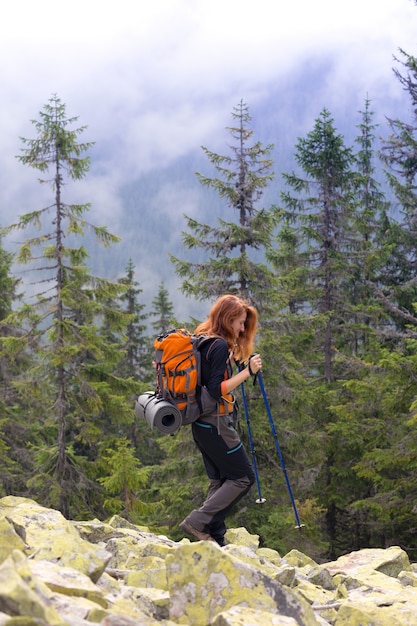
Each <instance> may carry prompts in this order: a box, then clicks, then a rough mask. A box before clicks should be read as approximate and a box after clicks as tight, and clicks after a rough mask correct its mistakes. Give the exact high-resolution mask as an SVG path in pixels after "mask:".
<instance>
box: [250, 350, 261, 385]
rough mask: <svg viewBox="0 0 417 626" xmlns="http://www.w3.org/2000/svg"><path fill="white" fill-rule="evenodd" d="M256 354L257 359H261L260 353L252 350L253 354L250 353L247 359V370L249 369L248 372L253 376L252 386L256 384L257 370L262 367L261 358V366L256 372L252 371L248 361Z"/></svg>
mask: <svg viewBox="0 0 417 626" xmlns="http://www.w3.org/2000/svg"><path fill="white" fill-rule="evenodd" d="M256 356H257V357H259V359H261V356H260V354H259V353H258V352H254V353H253V354H251V355H250V357H249V359H248V370H249V374H250V375H251V376H252V378H253V385H254V386H255V385H256V381H257V378H258V372H260V371H261V368H262V360H261V367H260V368H259V369H258V370H257V371H256V372H254V371H253V369H252V367H251V364H250V361H251V359H252V358H253V357H256Z"/></svg>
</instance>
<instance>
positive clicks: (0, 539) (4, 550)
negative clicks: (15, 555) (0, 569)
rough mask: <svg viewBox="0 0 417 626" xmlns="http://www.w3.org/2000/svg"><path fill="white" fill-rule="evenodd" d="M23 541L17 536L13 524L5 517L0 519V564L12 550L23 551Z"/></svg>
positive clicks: (24, 545)
mask: <svg viewBox="0 0 417 626" xmlns="http://www.w3.org/2000/svg"><path fill="white" fill-rule="evenodd" d="M25 547H26V544H25V541H24V540H23V539H22V537H21V536H20V535H18V534H17V532H16V530H15V527H14V526H13V523H12V522H11V521H9V520H8V519H7V518H6V517H0V563H3V561H5V560H6V559H7V557H8V556H10V554H11V553H12V552H13V550H21V551H23V550H24V549H25Z"/></svg>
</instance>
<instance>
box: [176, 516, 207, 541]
mask: <svg viewBox="0 0 417 626" xmlns="http://www.w3.org/2000/svg"><path fill="white" fill-rule="evenodd" d="M179 526H180V528H181V530H183V531H184V532H185V533H187V535H191V537H194V538H195V539H197V541H215V539H213V537H212V536H211V535H209V534H208V533H205V532H203V531H202V530H197V528H194V526H191V524H190V523H189V522H187V520H186V519H184V520H183V521H182V522H181V524H180V525H179Z"/></svg>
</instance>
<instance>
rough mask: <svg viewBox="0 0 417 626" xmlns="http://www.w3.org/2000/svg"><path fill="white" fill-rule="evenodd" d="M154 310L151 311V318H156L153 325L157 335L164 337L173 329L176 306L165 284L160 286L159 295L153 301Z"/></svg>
mask: <svg viewBox="0 0 417 626" xmlns="http://www.w3.org/2000/svg"><path fill="white" fill-rule="evenodd" d="M152 306H153V309H152V310H151V313H150V315H151V317H154V318H156V319H155V321H153V322H152V323H151V326H152V328H153V329H154V331H155V333H156V334H158V335H162V334H163V333H165V332H166V331H167V330H169V329H170V328H172V326H173V325H175V324H173V321H174V305H173V304H172V302H171V300H170V298H169V293H168V290H167V288H166V287H165V285H164V283H163V282H161V283H160V285H159V289H158V293H157V294H156V296H155V298H154V299H153V300H152Z"/></svg>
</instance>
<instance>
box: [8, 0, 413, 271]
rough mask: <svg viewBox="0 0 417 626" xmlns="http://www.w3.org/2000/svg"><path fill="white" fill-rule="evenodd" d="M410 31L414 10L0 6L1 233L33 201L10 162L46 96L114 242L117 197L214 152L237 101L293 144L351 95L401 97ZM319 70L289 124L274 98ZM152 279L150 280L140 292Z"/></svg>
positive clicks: (283, 103) (327, 4) (262, 5)
mask: <svg viewBox="0 0 417 626" xmlns="http://www.w3.org/2000/svg"><path fill="white" fill-rule="evenodd" d="M416 32H417V7H416V6H415V3H414V2H413V0H350V2H337V1H336V0H316V1H315V2H311V0H294V1H293V2H288V1H285V2H284V1H283V0H259V2H258V3H256V4H255V3H253V0H251V1H249V0H240V1H239V0H211V1H210V2H207V0H156V1H154V2H149V0H136V1H132V0H119V1H118V2H117V3H114V2H109V1H108V0H73V1H72V2H71V3H69V4H67V5H65V7H64V6H61V5H59V4H57V2H56V0H37V1H36V2H35V1H34V0H16V1H15V2H10V3H8V5H7V13H6V12H4V15H3V19H2V21H1V23H0V75H1V81H2V98H1V100H0V133H1V143H0V158H1V164H2V167H1V168H0V202H1V205H0V206H1V207H2V208H1V213H0V224H5V223H8V222H9V221H11V220H14V219H15V217H16V215H17V214H20V213H22V212H25V211H26V210H27V208H26V207H28V206H29V205H30V204H31V203H32V207H31V208H33V203H37V202H39V201H40V198H43V196H41V194H42V193H43V191H40V190H39V189H38V187H39V186H38V187H37V184H36V176H35V175H34V173H33V172H28V171H27V168H25V167H24V166H22V165H21V164H19V163H18V162H17V160H16V159H15V155H16V154H18V152H19V149H20V147H21V146H20V142H19V136H26V137H28V136H29V137H30V136H33V135H34V129H33V127H32V125H31V124H30V122H29V120H30V119H33V118H35V119H38V118H39V111H40V110H41V109H42V108H43V106H44V104H45V103H46V102H47V100H48V99H49V97H50V96H51V94H53V93H57V94H58V96H59V97H60V98H61V100H62V101H63V102H65V103H66V105H67V112H68V114H69V115H71V116H73V115H74V116H79V122H80V123H81V124H86V125H87V126H88V129H87V131H86V133H85V134H84V135H83V136H82V140H92V141H95V142H96V145H95V148H94V149H93V150H92V157H93V163H92V168H91V172H90V174H89V176H88V178H87V179H86V181H85V182H84V183H83V184H82V185H80V186H79V188H78V193H79V196H80V201H81V202H85V201H91V202H92V204H93V214H92V219H93V218H94V221H95V222H96V223H98V224H107V225H108V226H109V230H112V231H113V230H114V231H115V232H120V228H121V227H122V225H121V224H120V221H119V220H120V216H121V213H122V203H121V199H120V196H119V189H120V185H121V184H122V183H126V182H129V181H134V180H136V179H140V177H141V176H143V175H144V174H146V173H147V172H148V171H150V170H157V169H158V168H161V167H167V166H169V164H170V163H172V162H174V161H175V159H177V158H178V157H184V156H187V155H189V154H190V153H194V152H195V151H196V150H199V146H200V145H201V144H204V145H207V146H208V147H209V148H210V149H212V150H217V149H219V150H221V149H222V148H223V147H224V144H225V139H226V135H225V126H227V125H230V121H231V120H230V112H231V111H232V109H233V107H234V106H235V105H236V104H237V103H238V102H239V101H240V99H241V98H243V99H244V101H245V102H247V103H248V104H249V107H250V110H251V112H253V111H256V108H257V106H258V104H259V103H262V102H269V101H270V100H271V98H274V99H275V100H274V101H273V106H276V109H277V113H276V115H277V118H279V117H280V116H282V115H287V116H288V124H290V122H291V123H292V122H293V121H294V122H296V123H298V130H299V131H300V133H301V132H304V130H309V128H308V124H310V123H311V122H312V120H313V119H314V118H315V117H316V116H317V115H318V113H319V111H320V110H321V108H322V107H323V106H328V107H329V108H330V110H331V109H332V107H333V105H335V106H336V105H337V106H338V105H339V103H341V102H342V103H343V102H344V100H346V94H348V93H350V92H351V91H352V90H354V91H355V92H356V93H357V96H358V97H357V99H358V108H360V103H362V102H363V101H364V98H365V97H366V96H367V94H368V95H369V97H370V98H371V100H376V101H378V100H379V101H381V102H383V101H384V99H386V98H387V97H388V96H389V98H391V99H393V98H400V97H401V96H402V93H401V88H400V86H399V85H398V84H397V82H396V81H395V79H394V77H393V75H392V69H391V68H392V65H393V62H392V56H393V54H395V53H396V52H397V50H398V48H399V47H402V48H404V49H405V50H407V51H409V52H410V53H416V52H417V50H416V48H415V33H416ZM323 60H324V61H326V62H327V64H328V73H327V74H326V80H327V83H323V84H322V89H321V91H320V92H319V93H315V94H310V93H305V90H304V85H302V84H300V85H299V86H298V89H299V94H298V96H297V97H299V100H300V102H301V103H302V104H303V106H304V105H305V106H304V109H303V111H302V113H301V114H300V113H299V110H298V108H297V110H295V108H294V103H293V102H292V101H289V100H288V99H287V97H286V96H287V94H286V85H287V84H288V83H289V82H290V81H291V77H292V76H294V75H297V73H298V72H299V70H300V68H306V67H309V68H311V71H312V72H314V71H315V70H316V68H317V66H318V64H319V62H320V63H322V62H323ZM354 113H356V111H355V112H354ZM384 113H385V111H384ZM350 114H352V112H347V113H346V115H350ZM297 115H298V116H299V117H298V118H296V116H297ZM259 125H260V126H261V125H262V120H259ZM310 128H311V127H310ZM263 130H264V131H265V133H270V134H271V135H272V136H270V137H269V136H268V137H267V139H266V140H267V141H271V142H275V141H277V138H276V137H275V136H274V131H275V129H272V128H271V129H263ZM278 167H279V166H278ZM169 192H170V193H171V194H172V195H171V205H170V206H173V204H172V202H174V201H175V202H178V203H179V204H181V198H180V197H178V193H177V192H176V191H175V185H174V192H173V187H172V184H171V185H170V187H169ZM165 193H167V190H166V189H165V187H164V188H162V189H161V192H160V195H159V201H160V202H161V211H164V210H165V209H164V206H165V205H164V202H163V198H164V197H165V195H164V194H165ZM193 203H194V199H193V197H192V196H189V197H188V196H187V197H186V204H187V207H188V208H187V210H186V212H187V213H190V214H192V213H193V211H195V210H196V209H195V206H194V204H193ZM21 207H24V209H23V210H21ZM96 216H97V219H96ZM141 264H142V267H144V266H145V265H144V264H145V260H143V263H142V259H141ZM156 273H157V270H156V269H155V268H154V267H152V268H149V271H148V274H149V276H150V277H151V278H150V279H149V282H150V283H155V275H156ZM157 282H158V281H157Z"/></svg>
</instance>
